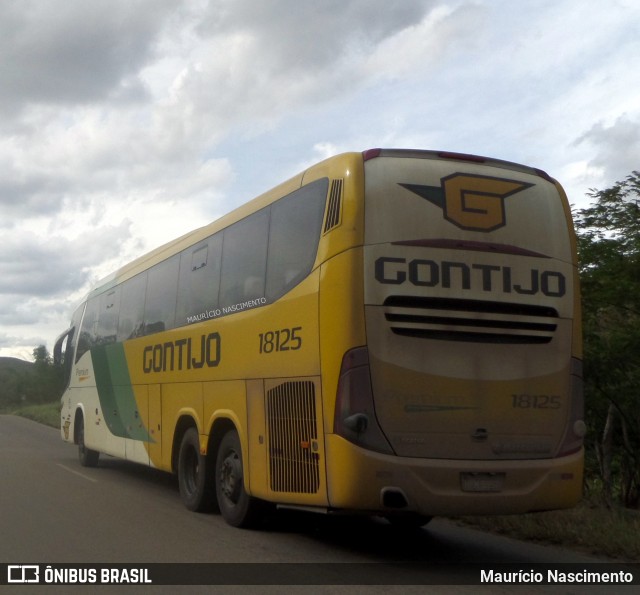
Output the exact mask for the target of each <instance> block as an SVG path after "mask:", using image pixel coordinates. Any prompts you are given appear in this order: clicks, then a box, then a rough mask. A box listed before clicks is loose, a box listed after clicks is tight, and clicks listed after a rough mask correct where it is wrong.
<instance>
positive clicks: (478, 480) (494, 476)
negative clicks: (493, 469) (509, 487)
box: [460, 473, 505, 492]
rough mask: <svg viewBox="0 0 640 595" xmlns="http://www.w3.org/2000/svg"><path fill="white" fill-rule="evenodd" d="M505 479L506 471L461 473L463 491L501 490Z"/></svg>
mask: <svg viewBox="0 0 640 595" xmlns="http://www.w3.org/2000/svg"><path fill="white" fill-rule="evenodd" d="M504 481H505V474H504V473H460V487H461V488H462V491H463V492H501V491H502V490H503V489H504Z"/></svg>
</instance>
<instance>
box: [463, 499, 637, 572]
mask: <svg viewBox="0 0 640 595" xmlns="http://www.w3.org/2000/svg"><path fill="white" fill-rule="evenodd" d="M455 520H456V521H457V522H459V523H462V524H464V525H467V526H472V527H475V528H478V529H482V530H483V531H488V532H490V533H496V534H499V535H505V536H509V537H513V538H515V539H520V540H525V541H530V542H536V543H541V544H547V545H554V546H560V547H564V548H568V549H573V550H577V551H580V552H583V553H586V554H589V555H593V556H598V557H603V558H610V559H613V560H620V561H631V562H638V561H640V511H637V510H630V509H627V508H623V507H621V506H614V507H612V508H607V507H606V506H605V505H604V504H603V503H602V501H601V499H600V498H598V497H597V496H590V497H589V498H588V499H585V500H583V501H582V502H581V503H580V504H578V506H576V507H575V508H572V509H569V510H555V511H549V512H536V513H530V514H522V515H509V516H506V515H505V516H486V517H460V518H457V519H455Z"/></svg>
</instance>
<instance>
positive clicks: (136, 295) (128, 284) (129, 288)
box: [117, 272, 147, 342]
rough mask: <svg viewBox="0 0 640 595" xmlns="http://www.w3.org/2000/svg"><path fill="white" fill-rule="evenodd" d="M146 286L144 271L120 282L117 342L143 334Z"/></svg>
mask: <svg viewBox="0 0 640 595" xmlns="http://www.w3.org/2000/svg"><path fill="white" fill-rule="evenodd" d="M146 287H147V273H146V272H144V273H141V274H140V275H136V276H135V277H132V278H131V279H128V280H127V281H125V282H124V283H123V284H122V286H121V291H120V315H119V317H118V335H117V340H118V342H120V341H126V340H127V339H134V338H135V337H140V336H141V335H142V334H143V333H142V331H143V328H144V325H143V322H144V294H145V290H146Z"/></svg>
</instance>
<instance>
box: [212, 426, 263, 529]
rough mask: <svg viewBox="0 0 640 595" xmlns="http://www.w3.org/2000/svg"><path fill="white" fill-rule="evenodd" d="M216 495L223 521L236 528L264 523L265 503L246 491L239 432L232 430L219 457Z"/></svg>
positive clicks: (222, 443) (219, 452) (223, 440)
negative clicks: (262, 518)
mask: <svg viewBox="0 0 640 595" xmlns="http://www.w3.org/2000/svg"><path fill="white" fill-rule="evenodd" d="M215 475H216V495H217V497H218V505H219V506H220V514H222V518H224V520H225V521H226V522H227V523H228V524H229V525H231V526H233V527H244V528H248V527H252V526H255V524H256V523H257V522H258V521H259V520H260V516H261V514H262V506H261V505H262V502H261V501H260V500H257V499H256V498H253V497H251V496H249V494H247V492H246V490H245V488H244V470H243V466H242V448H241V446H240V437H239V436H238V433H237V432H236V431H235V430H229V431H228V432H227V433H226V434H225V435H224V437H223V438H222V441H221V442H220V446H219V448H218V455H217V457H216V474H215Z"/></svg>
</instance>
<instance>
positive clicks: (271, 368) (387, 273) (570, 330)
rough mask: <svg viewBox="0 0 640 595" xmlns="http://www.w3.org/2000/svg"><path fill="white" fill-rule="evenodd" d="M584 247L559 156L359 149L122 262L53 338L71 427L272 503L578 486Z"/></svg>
mask: <svg viewBox="0 0 640 595" xmlns="http://www.w3.org/2000/svg"><path fill="white" fill-rule="evenodd" d="M579 301H580V298H579V287H578V276H577V267H576V243H575V236H574V232H573V227H572V223H571V217H570V210H569V206H568V203H567V199H566V196H565V193H564V191H563V190H562V188H561V186H560V185H559V184H558V183H557V182H556V181H555V180H553V179H552V178H550V177H549V176H548V175H547V174H546V173H544V172H543V171H541V170H538V169H533V168H531V167H526V166H522V165H518V164H514V163H511V162H506V161H501V160H496V159H490V158H484V157H479V156H474V155H464V154H457V153H443V152H437V151H422V150H398V149H393V150H392V149H372V150H368V151H364V152H354V153H346V154H342V155H338V156H336V157H332V158H330V159H327V160H325V161H323V162H321V163H319V164H317V165H314V166H312V167H309V168H308V169H307V170H305V171H304V172H303V173H301V174H300V175H297V176H295V177H294V178H292V179H290V180H288V181H287V182H285V183H283V184H281V185H280V186H278V187H276V188H274V189H273V190H271V191H269V192H267V193H265V194H263V195H261V196H259V197H258V198H256V199H254V200H252V201H250V202H248V203H246V204H245V205H244V206H242V207H240V208H238V209H237V210H235V211H233V212H232V213H230V214H228V215H226V216H224V217H222V218H221V219H219V220H218V221H216V222H214V223H212V224H210V225H208V226H206V227H203V228H201V229H197V230H196V231H193V232H191V233H189V234H187V235H185V236H183V237H181V238H179V239H177V240H175V241H173V242H170V243H169V244H167V245H165V246H162V247H161V248H158V249H156V250H154V251H153V252H151V253H149V254H147V255H146V256H143V257H142V258H140V259H138V260H136V261H134V262H132V263H131V264H129V265H127V266H125V267H123V268H121V269H120V270H118V271H117V272H116V273H115V274H113V275H112V276H110V277H109V278H107V279H105V280H104V281H103V282H102V283H100V284H99V286H98V287H97V288H96V289H95V290H93V291H92V292H91V293H90V294H89V295H88V297H87V299H86V300H84V302H83V303H82V305H81V306H80V307H79V308H78V309H77V310H76V311H75V313H74V314H73V316H72V320H71V326H70V328H69V329H68V330H67V331H65V332H64V333H63V334H62V335H60V337H59V338H58V340H57V342H56V347H55V349H54V354H55V358H56V361H58V362H61V363H62V364H63V365H64V366H65V368H66V370H67V373H68V378H69V382H68V387H67V388H66V390H65V392H64V394H63V396H62V414H61V415H62V417H61V434H62V438H63V439H64V440H65V441H67V442H71V443H75V444H77V445H78V447H79V457H80V462H81V464H82V465H87V466H92V465H96V464H97V462H98V457H99V454H100V453H104V454H106V455H111V456H115V457H122V458H124V459H128V460H131V461H135V462H138V463H142V464H145V465H150V466H152V467H155V468H158V469H162V470H166V471H168V472H173V473H175V474H176V475H177V477H178V484H179V488H180V494H181V497H182V499H183V501H184V503H185V505H186V506H187V508H189V509H191V510H205V509H215V508H218V509H219V510H220V512H221V514H222V516H223V518H224V519H225V520H226V521H227V522H228V523H230V524H231V525H234V526H248V525H250V524H253V523H255V522H256V521H257V520H258V519H259V518H260V515H261V513H262V512H263V511H264V508H265V505H266V504H268V503H271V506H273V505H274V504H275V505H278V506H280V507H293V508H296V507H297V508H302V509H305V510H316V511H322V512H349V513H351V512H362V513H368V514H372V515H377V516H382V517H386V518H388V519H389V520H390V521H391V522H395V521H398V522H400V523H414V524H418V525H420V524H424V523H426V522H427V521H428V520H429V518H431V516H433V515H451V514H492V513H496V514H498V513H500V514H505V513H523V512H526V511H537V510H548V509H558V508H565V507H570V506H572V505H574V504H575V503H576V502H577V501H578V500H579V499H580V497H581V489H582V468H583V435H584V431H585V424H584V421H583V401H582V368H581V324H580V313H579Z"/></svg>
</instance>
